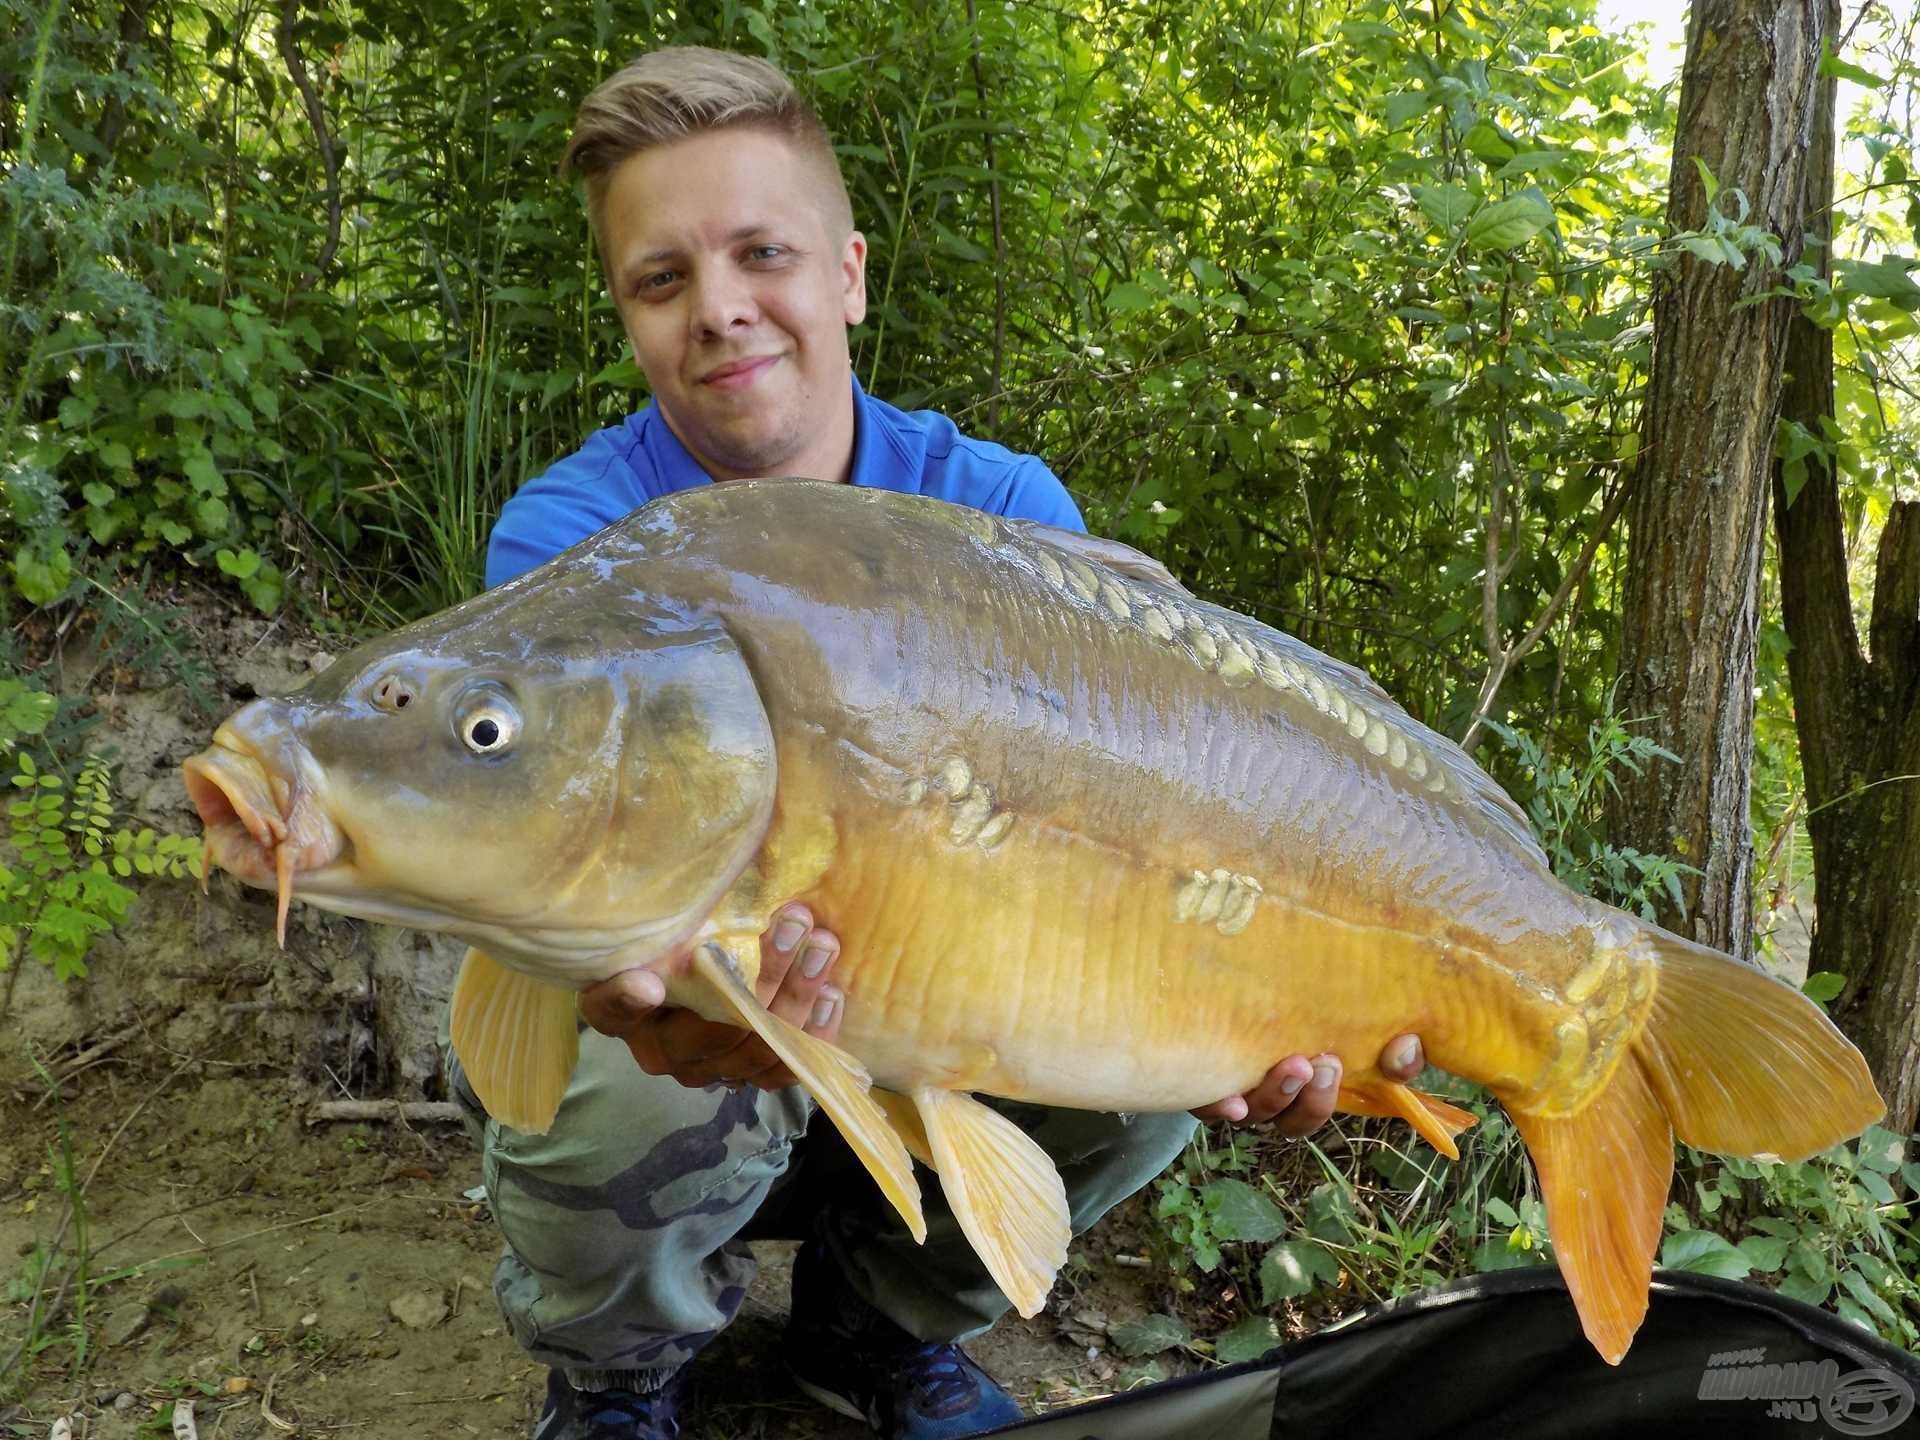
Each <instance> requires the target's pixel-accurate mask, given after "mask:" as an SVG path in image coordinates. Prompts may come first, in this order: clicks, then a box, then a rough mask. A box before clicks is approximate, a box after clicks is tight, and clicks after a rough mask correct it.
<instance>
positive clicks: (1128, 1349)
mask: <svg viewBox="0 0 1920 1440" xmlns="http://www.w3.org/2000/svg"><path fill="white" fill-rule="evenodd" d="M1110 1334H1111V1338H1112V1340H1113V1343H1114V1344H1115V1345H1117V1346H1118V1347H1119V1348H1120V1353H1121V1354H1123V1355H1127V1356H1130V1357H1132V1358H1134V1359H1139V1358H1140V1357H1142V1356H1145V1355H1158V1354H1159V1353H1160V1352H1161V1351H1163V1350H1171V1349H1173V1348H1174V1347H1175V1346H1176V1345H1185V1344H1186V1343H1187V1342H1188V1341H1190V1340H1191V1339H1193V1334H1192V1332H1191V1331H1189V1330H1188V1329H1187V1327H1186V1326H1185V1325H1183V1324H1181V1323H1180V1322H1179V1321H1178V1320H1176V1319H1174V1318H1173V1316H1171V1315H1158V1314H1156V1315H1148V1316H1146V1317H1145V1318H1143V1319H1140V1320H1129V1321H1128V1322H1127V1323H1126V1324H1124V1325H1116V1326H1114V1327H1113V1329H1112V1331H1111V1332H1110Z"/></svg>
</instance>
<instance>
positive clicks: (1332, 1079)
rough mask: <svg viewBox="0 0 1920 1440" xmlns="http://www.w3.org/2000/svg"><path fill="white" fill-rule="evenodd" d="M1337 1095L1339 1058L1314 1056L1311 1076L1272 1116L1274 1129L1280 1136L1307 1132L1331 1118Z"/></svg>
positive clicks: (1312, 1130)
mask: <svg viewBox="0 0 1920 1440" xmlns="http://www.w3.org/2000/svg"><path fill="white" fill-rule="evenodd" d="M1339 1094H1340V1057H1339V1056H1337V1055H1316V1056H1314V1057H1313V1078H1312V1079H1311V1080H1309V1081H1307V1083H1306V1084H1305V1086H1303V1087H1302V1088H1301V1090H1300V1091H1299V1093H1298V1094H1296V1095H1295V1096H1294V1097H1293V1099H1292V1101H1291V1102H1290V1103H1289V1104H1288V1105H1287V1107H1286V1109H1284V1110H1282V1111H1281V1112H1280V1113H1279V1114H1277V1115H1276V1116H1275V1117H1274V1121H1275V1128H1276V1129H1278V1130H1279V1131H1280V1133H1281V1134H1282V1135H1291V1136H1293V1137H1294V1138H1295V1139H1298V1138H1299V1137H1301V1136H1302V1135H1311V1134H1312V1133H1313V1132H1314V1131H1316V1130H1318V1129H1319V1128H1320V1127H1321V1126H1322V1125H1324V1124H1326V1123H1327V1121H1328V1120H1329V1119H1330V1118H1331V1117H1332V1115H1333V1102H1334V1101H1335V1099H1337V1098H1338V1097H1339Z"/></svg>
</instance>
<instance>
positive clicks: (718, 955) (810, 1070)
mask: <svg viewBox="0 0 1920 1440" xmlns="http://www.w3.org/2000/svg"><path fill="white" fill-rule="evenodd" d="M693 973H694V975H695V976H697V977H698V978H699V979H701V980H704V981H705V982H706V984H707V986H708V987H709V989H710V990H711V991H712V992H713V994H714V995H715V996H716V997H718V999H719V1000H720V1001H722V1002H723V1004H724V1007H725V1009H727V1010H731V1011H732V1012H733V1013H734V1014H736V1015H737V1016H739V1019H740V1023H741V1024H742V1025H744V1026H746V1027H747V1028H748V1029H749V1030H751V1031H753V1032H754V1034H756V1035H758V1036H759V1037H760V1038H761V1039H762V1040H764V1041H766V1042H767V1045H768V1047H769V1048H770V1049H772V1051H773V1053H774V1054H776V1055H778V1056H779V1057H780V1059H781V1060H782V1062H784V1063H785V1065H786V1067H787V1068H788V1069H789V1070H791V1071H793V1073H794V1074H795V1075H796V1076H798V1077H799V1079H800V1083H801V1084H803V1085H805V1086H806V1087H807V1089H808V1090H809V1091H811V1092H812V1094H813V1098H814V1099H815V1100H818V1101H819V1102H820V1108H821V1109H822V1110H825V1111H826V1112H827V1114H828V1115H830V1116H831V1117H832V1118H833V1123H834V1124H835V1125H837V1126H839V1127H840V1133H841V1134H842V1135H844V1136H845V1137H846V1141H847V1144H848V1145H849V1146H851V1147H852V1149H853V1153H854V1154H856V1155H858V1156H859V1157H860V1160H861V1163H862V1164H864V1165H865V1166H866V1167H867V1169H868V1170H869V1171H870V1172H872V1174H873V1178H874V1180H875V1182H876V1183H878V1185H879V1186H880V1189H881V1192H882V1193H883V1194H885V1195H886V1197H887V1199H888V1200H890V1201H892V1202H893V1207H894V1208H895V1209H896V1210H898V1211H899V1212H900V1215H901V1218H902V1219H904V1220H905V1221H906V1222H907V1228H908V1229H909V1230H910V1231H912V1232H913V1238H914V1239H915V1240H917V1241H921V1242H924V1241H925V1240H926V1238H927V1222H926V1218H925V1217H924V1216H923V1215H922V1214H921V1212H920V1182H919V1181H918V1180H916V1179H914V1175H913V1161H912V1159H911V1158H910V1157H909V1156H908V1154H907V1149H906V1146H905V1145H903V1144H902V1143H901V1140H900V1136H899V1135H898V1134H896V1133H895V1131H894V1128H893V1125H892V1123H891V1122H890V1121H889V1120H888V1118H887V1113H886V1111H885V1110H883V1109H882V1108H881V1106H880V1104H879V1103H878V1102H877V1101H876V1100H875V1099H874V1097H873V1095H872V1093H871V1092H870V1087H871V1086H872V1084H873V1080H872V1077H871V1076H869V1075H868V1074H867V1071H866V1067H865V1066H863V1065H861V1063H860V1062H859V1061H858V1060H856V1059H854V1058H853V1057H852V1056H851V1055H849V1054H847V1052H846V1051H844V1050H842V1049H840V1048H839V1047H838V1046H836V1045H829V1044H828V1043H827V1042H826V1041H824V1040H819V1039H815V1038H814V1037H813V1036H811V1035H809V1034H807V1033H806V1031H804V1030H802V1029H800V1028H799V1027H798V1026H796V1025H790V1024H788V1023H787V1022H786V1021H785V1020H782V1019H781V1018H780V1017H779V1016H778V1015H775V1014H774V1013H773V1012H772V1011H771V1010H769V1009H767V1007H766V1006H764V1005H762V1004H761V1003H760V1001H759V998H758V997H757V996H755V995H754V993H753V991H752V990H751V989H749V988H748V987H747V985H746V983H745V982H744V981H743V980H742V979H741V978H740V974H739V971H738V970H737V969H736V968H735V967H734V964H733V962H732V960H731V958H730V957H729V956H728V955H727V953H726V952H725V951H724V950H723V949H721V948H720V947H719V946H718V945H711V944H709V945H702V946H701V947H700V948H699V949H697V950H695V951H694V953H693Z"/></svg>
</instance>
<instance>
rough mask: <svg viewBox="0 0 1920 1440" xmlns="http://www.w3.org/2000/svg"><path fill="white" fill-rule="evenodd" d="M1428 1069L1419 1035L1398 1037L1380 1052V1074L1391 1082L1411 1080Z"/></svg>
mask: <svg viewBox="0 0 1920 1440" xmlns="http://www.w3.org/2000/svg"><path fill="white" fill-rule="evenodd" d="M1426 1068H1427V1057H1426V1052H1425V1051H1423V1050H1422V1049H1421V1047H1420V1037H1419V1036H1418V1035H1397V1036H1395V1037H1394V1038H1393V1039H1391V1040H1389V1041H1388V1042H1387V1046H1386V1049H1384V1050H1382V1051H1381V1052H1380V1073H1381V1074H1382V1075H1384V1076H1386V1077H1387V1078H1388V1079H1389V1080H1399V1081H1407V1080H1411V1079H1413V1077H1414V1076H1416V1075H1418V1074H1419V1073H1420V1072H1421V1071H1422V1070H1424V1069H1426Z"/></svg>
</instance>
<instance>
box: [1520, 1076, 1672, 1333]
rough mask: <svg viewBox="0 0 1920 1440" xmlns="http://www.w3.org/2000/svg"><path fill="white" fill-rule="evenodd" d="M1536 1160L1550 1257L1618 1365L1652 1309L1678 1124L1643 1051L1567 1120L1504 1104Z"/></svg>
mask: <svg viewBox="0 0 1920 1440" xmlns="http://www.w3.org/2000/svg"><path fill="white" fill-rule="evenodd" d="M1507 1114H1508V1116H1509V1117H1511V1119H1512V1120H1513V1123H1514V1125H1515V1127H1516V1128H1517V1129H1518V1130H1519V1131H1520V1136H1521V1138H1522V1139H1523V1140H1525V1141H1526V1142H1527V1151H1528V1153H1529V1154H1531V1155H1532V1156H1533V1168H1534V1170H1535V1172H1536V1173H1537V1174H1538V1175H1539V1177H1540V1190H1541V1193H1542V1195H1543V1196H1544V1197H1545V1199H1546V1204H1547V1231H1548V1233H1549V1234H1551V1235H1552V1236H1553V1253H1554V1256H1555V1258H1556V1259H1558V1261H1559V1262H1560V1273H1561V1274H1562V1275H1563V1276H1564V1277H1566V1282H1567V1289H1568V1290H1569V1291H1571V1292H1572V1294H1573V1303H1574V1307H1575V1308H1576V1309H1577V1310H1578V1311H1579V1312H1580V1328H1581V1329H1582V1330H1584V1331H1585V1332H1586V1336H1587V1339H1588V1340H1590V1341H1592V1342H1593V1348H1594V1349H1596V1350H1598V1351H1599V1352H1600V1355H1601V1358H1602V1359H1604V1360H1605V1361H1606V1362H1607V1363H1608V1364H1609V1365H1618V1364H1619V1363H1620V1361H1621V1359H1622V1357H1624V1356H1625V1355H1626V1353H1627V1347H1628V1346H1629V1345H1631V1344H1632V1343H1633V1335H1634V1331H1636V1330H1638V1329H1639V1328H1640V1321H1641V1319H1642V1318H1643V1317H1644V1316H1645V1315H1646V1313H1647V1290H1648V1287H1649V1285H1650V1284H1651V1283H1652V1280H1653V1255H1654V1251H1655V1249H1656V1248H1658V1246H1659V1244H1660V1217H1661V1214H1662V1212H1663V1211H1664V1210H1665V1209H1666V1205H1667V1190H1668V1188H1669V1187H1670V1186H1671V1185H1672V1183H1673V1130H1672V1128H1671V1127H1670V1126H1669V1125H1668V1124H1667V1114H1666V1110H1665V1109H1664V1108H1663V1107H1662V1106H1661V1103H1660V1098H1659V1096H1658V1095H1656V1094H1655V1093H1654V1088H1653V1086H1652V1085H1651V1084H1650V1083H1649V1082H1648V1080H1647V1076H1646V1072H1645V1071H1644V1070H1643V1069H1642V1067H1641V1064H1640V1061H1639V1057H1638V1056H1629V1057H1628V1058H1627V1060H1626V1062H1625V1063H1624V1064H1622V1065H1621V1066H1620V1067H1619V1068H1618V1069H1616V1070H1615V1071H1614V1073H1613V1078H1612V1079H1611V1080H1610V1081H1608V1083H1607V1085H1606V1087H1605V1088H1604V1089H1602V1090H1601V1091H1600V1093H1599V1094H1598V1095H1596V1096H1594V1097H1593V1099H1592V1100H1590V1101H1588V1102H1587V1104H1586V1106H1585V1108H1583V1109H1581V1110H1580V1111H1579V1112H1577V1113H1576V1114H1573V1115H1569V1116H1566V1117H1564V1118H1561V1119H1550V1118H1547V1117H1545V1116H1540V1115H1528V1114H1526V1113H1524V1112H1522V1111H1520V1110H1517V1109H1515V1108H1513V1107H1512V1106H1511V1105H1509V1106H1508V1107H1507Z"/></svg>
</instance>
